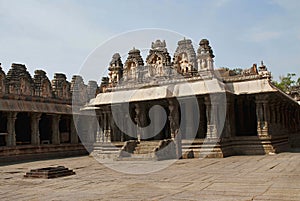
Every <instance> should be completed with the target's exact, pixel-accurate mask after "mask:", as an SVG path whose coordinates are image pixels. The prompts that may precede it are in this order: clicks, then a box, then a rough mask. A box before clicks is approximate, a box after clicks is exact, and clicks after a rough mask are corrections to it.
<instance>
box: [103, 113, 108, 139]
mask: <svg viewBox="0 0 300 201" xmlns="http://www.w3.org/2000/svg"><path fill="white" fill-rule="evenodd" d="M103 134H104V136H103V142H107V137H108V132H107V113H106V112H105V111H103Z"/></svg>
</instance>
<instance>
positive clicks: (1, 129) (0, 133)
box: [0, 112, 8, 146]
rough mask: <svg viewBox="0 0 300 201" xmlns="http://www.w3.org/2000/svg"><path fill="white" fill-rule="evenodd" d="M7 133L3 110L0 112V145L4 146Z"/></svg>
mask: <svg viewBox="0 0 300 201" xmlns="http://www.w3.org/2000/svg"><path fill="white" fill-rule="evenodd" d="M6 135H8V133H7V117H6V115H5V114H4V113H3V112H0V146H5V145H6V141H5V136H6Z"/></svg>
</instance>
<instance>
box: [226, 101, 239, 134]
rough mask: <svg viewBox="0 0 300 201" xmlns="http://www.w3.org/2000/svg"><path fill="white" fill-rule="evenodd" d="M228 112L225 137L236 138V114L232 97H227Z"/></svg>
mask: <svg viewBox="0 0 300 201" xmlns="http://www.w3.org/2000/svg"><path fill="white" fill-rule="evenodd" d="M226 99H227V108H226V109H227V112H226V120H225V125H224V126H225V129H224V130H225V136H226V137H233V136H235V132H236V128H235V112H234V98H233V97H231V96H227V97H226Z"/></svg>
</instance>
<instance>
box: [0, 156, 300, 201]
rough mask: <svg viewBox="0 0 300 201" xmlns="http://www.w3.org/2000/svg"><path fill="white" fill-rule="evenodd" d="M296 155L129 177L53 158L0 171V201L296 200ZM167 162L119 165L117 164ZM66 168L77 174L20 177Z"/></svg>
mask: <svg viewBox="0 0 300 201" xmlns="http://www.w3.org/2000/svg"><path fill="white" fill-rule="evenodd" d="M299 161H300V155H299V153H281V154H278V155H273V156H234V157H229V158H223V159H194V160H179V161H177V162H175V163H174V164H173V165H171V166H169V167H167V168H166V169H164V170H161V171H158V172H154V173H150V174H139V175H128V174H124V173H120V172H117V171H114V170H112V169H108V168H107V167H105V166H103V165H101V164H99V163H97V162H96V161H95V160H94V159H93V158H91V157H78V158H68V159H56V160H46V161H37V162H29V163H22V164H16V165H8V166H1V167H0V181H1V185H0V192H1V193H0V198H1V200H70V199H72V200H208V201H211V200H218V201H219V200H228V201H229V200H230V201H231V200H238V201H240V200H245V201H246V200H247V201H248V200H257V201H260V200H275V201H279V200H286V201H288V200H289V201H290V200H292V201H298V200H299V199H300V182H299V181H300V180H299V179H300V177H299V174H300V172H299V168H298V167H299V165H300V162H299ZM166 162H167V161H134V162H128V161H118V165H129V164H131V166H130V167H131V169H134V168H135V167H137V166H138V165H144V166H145V169H146V168H147V164H157V165H158V166H159V165H160V164H161V163H166ZM62 164H63V165H65V166H66V167H68V168H71V169H73V170H74V171H75V172H76V175H73V176H68V177H63V178H58V179H53V180H40V179H38V180H37V179H30V178H26V179H25V178H23V175H24V173H25V172H27V171H28V170H29V169H32V168H42V167H45V166H51V165H55V166H57V165H62Z"/></svg>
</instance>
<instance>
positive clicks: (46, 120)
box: [39, 114, 52, 144]
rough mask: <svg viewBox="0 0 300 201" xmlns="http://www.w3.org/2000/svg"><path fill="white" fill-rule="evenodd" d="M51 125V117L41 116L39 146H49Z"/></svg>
mask: <svg viewBox="0 0 300 201" xmlns="http://www.w3.org/2000/svg"><path fill="white" fill-rule="evenodd" d="M51 125H52V120H51V116H49V115H46V114H42V116H41V119H40V122H39V131H40V141H41V144H51V136H52V126H51Z"/></svg>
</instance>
